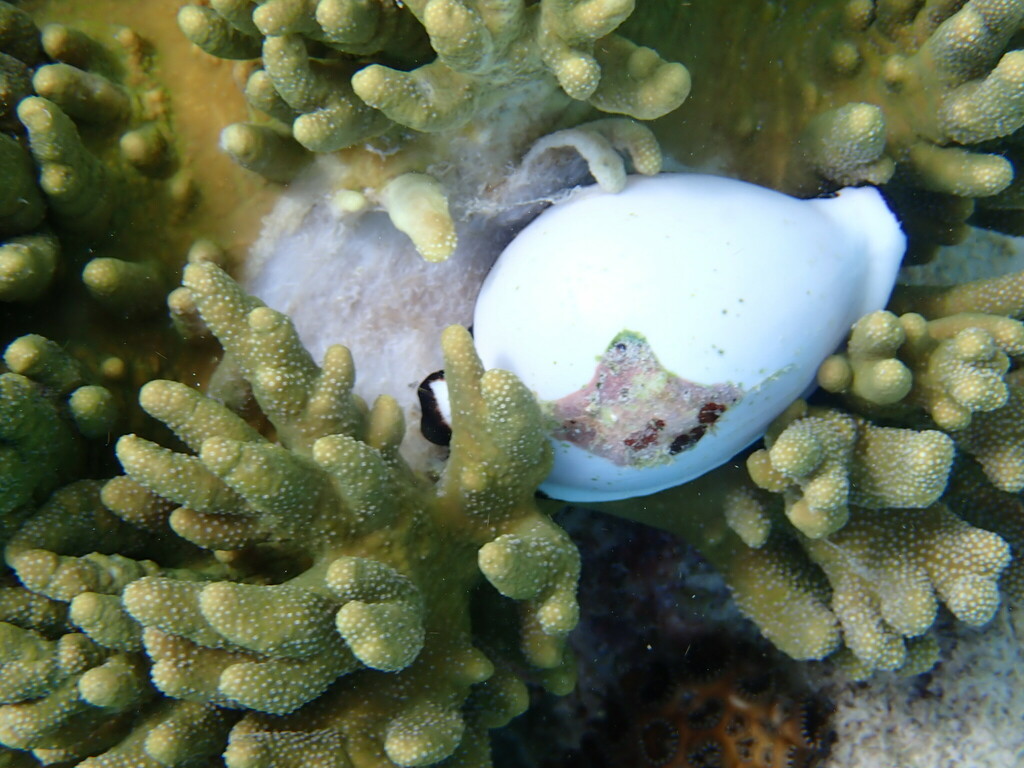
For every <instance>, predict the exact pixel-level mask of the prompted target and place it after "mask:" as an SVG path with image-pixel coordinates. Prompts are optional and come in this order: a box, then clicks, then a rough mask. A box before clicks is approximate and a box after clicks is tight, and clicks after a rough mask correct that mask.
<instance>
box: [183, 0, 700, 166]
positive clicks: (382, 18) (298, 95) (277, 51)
mask: <svg viewBox="0 0 1024 768" xmlns="http://www.w3.org/2000/svg"><path fill="white" fill-rule="evenodd" d="M632 9H633V3H632V2H622V0H603V1H602V2H587V3H580V2H575V1H567V0H543V2H540V3H536V4H527V3H524V2H523V1H522V0H501V2H498V3H479V2H469V1H464V0H444V1H443V2H439V1H438V0H433V1H432V2H425V1H424V0H417V1H416V2H410V3H405V4H404V5H403V6H402V7H401V8H400V9H399V8H396V6H395V5H393V4H392V3H389V2H354V1H353V0H320V1H319V2H306V1H305V0H303V2H290V1H286V0H272V1H271V2H266V3H261V4H258V5H257V4H254V3H233V2H232V3H214V4H213V6H212V8H205V7H202V6H185V7H184V8H183V9H182V10H181V11H180V13H179V15H178V23H179V26H181V28H182V30H183V31H184V32H185V34H186V35H187V36H188V37H189V39H191V40H192V41H193V42H194V43H196V44H197V45H198V46H200V47H201V48H203V49H204V50H205V51H207V52H208V53H211V54H212V55H214V56H220V57H223V58H256V57H257V56H260V55H262V62H263V69H262V70H260V71H258V72H257V73H255V74H254V75H253V76H252V77H251V78H250V81H249V86H248V88H247V94H248V95H249V97H250V100H251V102H252V104H253V106H254V107H255V108H257V109H259V110H260V111H263V112H266V113H267V114H270V115H272V116H274V117H275V118H278V119H280V120H284V121H285V122H288V123H289V124H291V127H292V133H293V135H294V137H295V139H296V140H297V141H298V142H299V143H300V144H302V145H303V146H305V147H306V148H308V149H310V150H312V151H315V152H329V151H332V150H335V149H340V148H341V147H346V146H350V145H352V144H355V143H357V142H359V141H361V140H364V139H366V138H368V137H371V136H374V135H376V134H379V133H381V132H383V131H384V130H386V129H387V128H389V127H390V126H392V125H399V126H405V127H407V128H412V129H414V130H417V131H429V132H435V131H442V130H449V129H452V128H455V127H457V126H458V125H460V124H462V123H464V122H466V121H467V120H469V119H470V118H471V117H473V116H474V115H475V114H478V113H481V112H486V111H488V110H490V109H492V108H493V107H494V106H495V105H496V104H497V103H499V102H500V101H503V100H507V98H508V93H507V92H508V91H509V90H510V89H516V88H522V87H524V86H526V85H527V84H528V83H530V81H534V83H536V82H537V81H540V80H543V79H545V78H547V79H553V80H554V81H555V82H557V84H558V85H559V86H560V87H561V88H562V90H563V91H564V92H565V93H566V94H567V95H568V96H570V97H571V98H573V99H577V100H580V101H589V102H590V103H591V104H593V105H594V106H596V107H597V108H598V109H600V110H602V111H605V112H613V113H618V114H627V115H631V116H634V117H638V118H641V119H649V118H651V117H657V116H659V115H662V114H664V113H665V112H667V111H670V110H672V109H674V108H675V107H677V106H678V105H679V103H680V102H681V101H682V100H683V99H684V98H685V97H686V95H687V93H688V91H689V76H688V74H687V72H686V70H685V69H684V68H683V67H682V65H680V64H670V63H667V62H665V61H663V60H662V59H661V58H660V57H659V56H658V55H657V54H656V53H655V52H654V51H652V50H650V49H647V48H643V47H640V46H637V45H635V44H633V43H631V42H629V41H628V40H626V39H624V38H621V37H619V36H617V35H615V34H614V30H615V28H616V27H617V26H619V24H621V23H622V21H623V20H624V19H625V18H626V17H627V16H628V15H629V14H630V12H631V11H632ZM424 33H425V34H424ZM425 36H426V37H429V40H430V46H431V47H432V48H433V52H434V54H436V58H434V60H433V61H431V62H430V63H427V64H422V65H420V66H417V67H415V68H413V69H411V70H408V71H406V70H402V69H396V68H394V67H391V66H385V65H384V64H376V63H371V64H369V65H368V66H367V65H364V64H363V63H362V62H360V61H359V59H358V58H356V56H365V55H366V54H374V53H378V52H381V53H385V54H387V53H392V55H393V54H394V53H396V52H399V51H402V49H403V43H404V42H405V41H409V40H417V38H418V40H417V42H419V43H420V46H419V48H420V50H419V51H418V54H419V55H418V56H417V55H416V53H414V55H413V60H415V59H416V58H417V57H418V58H426V57H425V56H424V55H423V54H425V53H426V50H423V45H422V43H423V38H424V37H425ZM314 42H315V43H320V44H322V46H321V48H320V50H321V53H320V54H319V56H318V57H317V58H311V56H310V54H309V48H310V44H311V43H314ZM405 46H406V50H405V51H403V52H404V53H405V54H406V55H407V56H408V55H409V49H408V47H407V46H408V43H405ZM412 51H414V52H416V46H415V45H414V46H412ZM534 87H535V86H534Z"/></svg>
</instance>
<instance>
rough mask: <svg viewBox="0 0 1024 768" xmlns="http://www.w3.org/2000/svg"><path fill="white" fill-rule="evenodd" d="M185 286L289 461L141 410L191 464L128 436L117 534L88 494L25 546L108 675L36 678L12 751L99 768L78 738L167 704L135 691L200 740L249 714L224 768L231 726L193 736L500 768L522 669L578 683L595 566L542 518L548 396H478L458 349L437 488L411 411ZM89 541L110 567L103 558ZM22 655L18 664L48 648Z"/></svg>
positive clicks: (190, 409)
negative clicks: (159, 549) (74, 757)
mask: <svg viewBox="0 0 1024 768" xmlns="http://www.w3.org/2000/svg"><path fill="white" fill-rule="evenodd" d="M185 287H186V289H187V291H188V293H189V294H190V296H191V299H192V301H193V302H194V304H195V306H196V307H197V308H198V311H199V312H200V313H201V315H202V318H203V321H204V323H205V324H206V326H207V327H208V328H210V329H211V331H212V332H213V333H215V334H216V335H217V337H218V338H219V339H221V341H222V343H223V346H224V348H225V352H226V353H227V354H228V355H230V356H231V358H232V359H233V360H234V361H235V363H236V364H237V366H238V368H239V370H240V371H241V373H242V375H243V376H244V377H245V379H246V380H247V381H248V382H249V383H250V385H251V387H252V392H253V396H254V398H255V399H256V401H257V403H259V405H260V407H261V409H262V411H263V413H264V415H265V416H266V417H267V418H268V419H269V420H270V422H271V423H272V424H273V425H274V429H275V433H276V436H277V439H278V441H279V442H276V443H275V442H271V441H269V440H267V439H266V438H265V437H263V436H262V435H261V434H260V433H259V432H257V431H256V430H255V429H253V428H252V427H250V426H249V425H248V424H246V422H245V421H243V420H242V419H241V418H240V417H239V416H237V415H235V414H233V413H232V412H230V411H229V410H228V409H226V408H225V407H224V406H222V405H220V404H218V403H216V402H215V401H213V400H211V399H208V398H206V397H204V396H203V395H201V394H199V393H198V392H196V391H195V390H192V389H190V388H188V387H186V386H184V385H180V384H176V383H173V382H169V381H154V382H151V383H150V384H148V385H147V386H146V387H144V388H143V390H142V393H141V397H140V402H141V404H142V406H143V408H144V409H145V410H146V411H147V412H148V413H149V414H151V415H152V416H154V417H156V418H158V419H159V420H161V421H163V422H164V423H165V424H166V425H167V426H169V427H170V428H171V429H172V430H173V431H174V432H175V433H176V435H177V436H178V438H179V439H180V440H181V441H182V442H183V443H184V444H185V446H187V447H188V448H190V449H191V450H192V451H194V452H195V454H187V453H179V452H176V451H172V450H168V449H166V448H162V447H160V446H158V445H156V444H155V443H151V442H148V441H146V440H143V439H142V438H139V437H135V436H128V437H124V438H122V439H121V440H120V441H119V443H118V448H117V451H118V456H119V458H120V459H121V461H122V463H123V465H124V467H125V470H126V472H127V476H126V477H121V478H115V479H114V480H112V481H110V482H108V483H107V485H106V486H105V488H104V489H103V494H102V500H103V504H104V505H105V506H106V507H108V508H109V509H112V510H114V511H115V512H116V514H117V516H114V515H112V514H110V512H108V511H107V510H106V509H104V508H103V507H102V506H100V505H99V504H98V503H97V499H96V493H97V488H96V486H95V485H94V484H87V485H80V486H70V487H69V488H67V489H65V490H63V491H61V492H60V493H58V494H57V495H55V496H54V498H53V499H52V500H51V502H50V503H49V504H47V505H45V506H44V507H43V508H41V509H40V510H39V512H37V513H36V514H35V515H33V516H32V517H31V518H30V519H29V520H28V521H27V522H26V524H25V525H24V526H23V527H22V528H21V530H20V531H19V532H18V534H17V535H16V536H15V537H14V538H13V539H12V540H11V542H10V543H9V545H8V547H7V552H6V558H7V562H8V564H9V565H10V566H11V567H12V568H13V569H14V571H15V572H16V573H17V575H18V577H19V579H20V580H21V582H22V583H23V584H24V585H25V587H26V588H27V589H28V590H30V591H31V592H32V593H33V594H36V595H39V596H45V597H46V598H49V599H50V600H54V601H58V602H64V603H69V604H70V612H69V617H70V620H71V621H72V622H74V624H75V625H77V627H78V628H79V629H80V630H82V631H84V632H85V633H86V634H79V635H65V637H81V638H83V641H82V642H86V641H85V638H86V637H88V638H90V639H89V640H88V641H87V642H86V645H87V646H88V647H90V648H95V649H96V651H95V654H94V655H96V656H97V658H96V659H95V660H94V663H91V664H87V665H83V666H84V667H89V669H88V671H84V672H83V673H82V675H81V676H77V677H76V676H74V675H72V676H66V675H65V676H62V674H61V673H60V669H59V668H57V667H54V666H53V665H49V666H44V667H43V668H40V670H38V671H36V670H34V669H29V670H26V671H25V672H23V673H22V672H19V673H18V674H19V675H20V677H21V678H24V679H25V680H26V682H25V684H24V685H28V686H35V687H34V688H32V689H31V690H29V689H25V690H23V691H21V692H20V694H19V697H17V698H16V699H15V700H16V701H18V702H19V703H16V704H11V705H10V706H6V707H0V743H4V744H7V745H9V746H13V747H17V748H20V749H33V750H35V751H36V752H37V754H38V753H39V750H44V749H52V748H57V747H59V748H62V749H67V750H70V751H71V752H70V753H69V754H71V753H74V754H78V755H84V754H88V753H89V752H83V751H78V752H76V751H75V750H80V749H81V748H82V747H81V745H82V744H85V743H86V742H87V739H86V736H85V733H84V732H83V730H84V727H83V728H79V727H78V724H80V723H81V724H85V725H90V724H93V723H95V721H96V718H97V717H100V716H106V714H107V713H109V712H112V711H114V712H120V711H123V710H125V709H126V708H127V707H128V705H129V704H132V705H136V706H137V705H138V702H139V701H140V700H143V701H148V700H149V699H151V698H152V696H153V692H152V691H150V690H148V688H138V686H137V685H136V683H134V682H132V681H135V680H137V678H138V676H137V674H136V673H135V672H134V671H133V670H138V669H140V668H141V669H146V668H149V669H150V677H151V680H152V683H153V685H155V686H156V688H157V689H158V690H159V691H160V692H161V693H163V694H164V695H165V696H168V697H170V698H171V699H174V700H178V701H179V702H183V703H182V704H180V706H182V707H187V706H192V707H200V708H201V710H202V711H201V712H200V713H199V715H202V716H204V717H205V716H206V714H204V713H207V714H208V713H211V712H216V711H218V710H217V709H211V707H214V708H226V709H227V710H242V711H243V712H245V711H248V712H249V714H246V715H245V716H244V717H242V719H241V720H239V721H238V722H237V724H236V725H234V727H233V728H232V729H231V731H230V734H229V735H228V736H227V743H226V746H225V744H224V742H223V738H224V734H225V733H226V732H227V727H228V725H230V723H231V722H233V721H234V720H235V719H236V716H232V715H220V716H218V717H219V719H216V722H215V723H213V724H212V725H210V727H209V729H208V730H207V731H204V730H203V728H205V726H203V728H200V727H199V726H196V727H197V730H198V733H199V734H200V735H201V734H202V733H204V732H206V733H207V735H208V738H207V742H208V744H218V743H219V744H220V746H219V747H216V749H225V750H226V751H225V756H226V759H227V760H228V763H229V764H230V765H233V766H247V765H256V764H264V763H265V761H267V760H274V761H276V762H275V764H292V763H295V764H298V762H299V761H301V760H303V759H306V758H307V757H308V750H309V749H310V748H312V749H314V750H315V749H317V748H318V747H317V745H327V744H329V745H330V746H331V747H332V748H333V749H336V750H338V756H337V758H336V759H337V760H342V761H344V764H351V765H353V766H361V765H373V766H386V765H391V764H394V765H406V766H412V765H429V764H433V763H437V762H440V761H442V760H445V759H452V760H455V761H457V762H458V764H462V765H486V764H488V763H489V759H488V748H487V741H486V729H487V728H491V727H495V726H498V725H501V724H503V723H504V722H506V721H507V720H508V719H509V718H511V717H514V716H515V715H516V714H518V713H519V712H521V711H522V710H523V709H524V708H525V706H526V689H525V686H524V684H523V681H522V680H521V679H520V677H519V675H520V674H521V668H525V666H526V665H532V666H534V667H536V668H538V669H539V670H540V672H539V673H538V675H537V679H538V680H540V681H542V682H543V683H544V684H545V685H547V686H548V687H549V688H552V689H554V690H556V691H565V690H567V688H568V687H569V686H571V685H572V683H573V671H572V670H573V668H572V664H571V658H570V657H569V656H568V655H567V653H566V650H565V647H564V638H565V635H566V634H567V633H568V632H569V631H570V630H571V629H572V628H573V626H574V625H575V623H576V618H577V609H576V603H575V585H576V580H577V577H578V571H579V562H578V556H577V554H576V551H575V548H574V547H573V546H572V544H571V542H570V541H569V539H568V538H567V536H566V535H565V534H564V533H563V532H562V531H561V530H560V529H558V528H557V527H556V526H555V525H554V524H553V523H551V521H550V520H549V519H548V518H547V517H545V516H543V515H541V514H540V513H539V512H538V510H537V508H536V506H535V504H534V500H533V493H534V490H535V488H536V486H537V485H538V484H539V483H540V481H541V480H542V479H543V477H544V476H545V475H546V473H547V471H548V469H549V467H550V461H551V456H550V451H551V449H550V446H549V444H548V441H547V439H546V438H545V436H544V432H543V429H542V423H541V416H540V412H539V409H538V408H537V406H536V404H535V402H534V400H533V397H532V395H531V394H530V393H529V392H528V391H527V390H526V389H525V388H524V387H523V385H522V384H521V383H520V382H519V381H518V380H517V379H515V378H514V377H513V376H512V375H511V374H508V373H505V372H502V371H484V370H483V368H482V366H481V364H480V362H479V359H478V358H477V357H476V354H475V352H474V350H473V346H472V341H471V339H470V337H469V334H468V333H467V332H466V331H465V330H464V329H461V328H455V327H453V328H450V329H449V330H448V331H447V332H446V333H445V334H444V338H443V340H442V346H443V349H444V352H445V358H446V371H447V380H448V382H449V387H450V392H451V399H452V404H453V415H452V420H453V440H452V446H451V456H450V459H449V461H448V464H447V466H446V467H445V470H444V472H443V473H442V475H441V477H440V478H439V479H438V480H437V482H436V483H432V482H430V481H429V480H427V479H425V478H422V477H419V476H418V475H416V474H415V473H414V472H413V471H412V470H410V468H409V467H408V466H406V464H405V463H404V461H403V460H402V458H401V457H400V455H399V454H398V444H399V442H400V441H401V438H402V435H403V434H404V427H403V419H402V415H401V412H400V411H399V410H398V408H397V406H396V404H395V402H394V401H393V400H391V399H390V398H387V397H382V398H379V399H378V400H377V402H376V403H375V404H374V405H373V407H372V408H369V409H367V408H366V406H365V405H364V404H363V403H362V402H361V401H360V400H359V399H358V398H356V397H355V396H353V395H352V394H351V386H352V383H353V376H354V370H353V367H352V361H351V358H350V357H349V355H348V353H347V351H346V350H345V349H344V348H342V347H334V348H332V349H331V350H330V351H329V352H328V353H327V355H326V359H325V361H324V365H323V367H320V366H317V365H315V364H314V363H313V361H312V360H311V359H310V357H309V355H308V354H307V353H306V352H305V350H304V349H303V348H302V346H301V344H300V343H299V341H298V338H297V336H296V335H295V331H294V329H293V328H292V326H291V323H290V321H288V320H287V318H285V317H284V316H282V315H280V314H278V313H276V312H274V311H272V310H270V309H268V308H266V307H264V306H262V305H261V304H260V303H259V302H258V301H257V300H255V299H253V298H251V297H249V296H247V295H245V294H244V293H243V292H242V291H241V290H240V289H239V288H238V287H237V286H236V285H235V284H234V283H233V282H232V281H231V280H230V279H229V278H228V277H227V276H226V275H225V274H224V273H223V272H221V271H220V270H219V269H218V268H217V267H215V266H213V265H212V264H210V263H208V262H198V263H195V264H192V265H190V266H189V267H188V268H187V269H186V272H185ZM97 528H99V529H102V530H104V532H105V533H104V534H103V537H102V538H103V540H104V543H105V546H106V547H108V549H106V550H105V551H106V552H107V553H106V554H104V553H102V552H89V551H88V549H87V547H88V546H89V544H88V543H87V542H88V541H89V540H90V537H91V533H90V532H91V531H95V530H96V529H97ZM172 530H173V531H174V533H176V534H177V536H178V537H180V538H178V539H177V541H178V542H179V544H178V545H177V551H178V554H177V555H174V556H172V557H171V559H172V560H175V561H176V562H177V563H181V564H182V565H184V566H185V567H177V565H175V564H174V563H171V562H167V563H166V564H158V563H156V562H154V561H152V560H149V559H135V558H133V557H132V556H131V555H130V553H132V552H136V551H140V552H141V551H142V550H141V549H140V547H144V545H145V542H146V540H147V535H152V534H145V533H143V531H152V532H155V533H157V534H158V535H161V536H163V537H166V536H168V535H169V534H170V532H171V531H172ZM183 540H185V541H183ZM186 541H187V542H191V544H186V543H185V542H186ZM192 545H195V546H192ZM210 550H216V551H217V557H216V559H215V558H213V557H212V556H211V555H210V554H209V552H210ZM173 551H174V548H172V549H171V550H168V552H173ZM204 553H205V554H204ZM125 555H128V556H125ZM218 561H219V562H218ZM506 598H509V599H510V600H514V601H518V602H519V604H520V607H519V617H518V620H516V619H513V617H512V615H511V614H510V613H509V612H508V610H507V608H506ZM509 605H511V603H509ZM480 610H486V611H488V612H490V613H492V614H493V616H492V617H491V621H489V622H488V626H486V627H477V626H475V624H474V620H473V616H475V615H476V614H477V612H478V611H480ZM517 623H518V624H519V627H518V629H517V627H516V624H517ZM0 626H2V625H0ZM12 631H13V630H12ZM19 631H21V632H23V633H24V632H29V633H31V629H28V630H19ZM510 637H511V638H515V639H514V640H513V641H512V642H511V643H509V638H510ZM18 638H23V639H19V640H18V642H17V643H16V644H15V647H16V648H22V647H23V646H25V644H26V643H38V642H39V641H38V640H36V639H34V638H35V636H34V635H31V634H22V635H18ZM499 638H500V639H499ZM516 646H518V649H517V648H516ZM25 648H26V650H24V651H17V652H13V653H15V655H14V656H12V661H11V664H16V663H18V659H19V658H22V657H23V656H24V655H25V654H27V653H28V650H27V646H25ZM18 653H20V654H22V656H18V655H17V654H18ZM37 655H40V654H37ZM97 664H98V665H99V666H96V665H97ZM118 665H120V666H118ZM140 665H141V667H140ZM100 668H102V669H103V670H105V671H104V672H103V673H102V674H103V675H104V676H106V677H102V678H101V677H100V673H99V672H97V671H96V670H97V669H100ZM11 669H12V670H14V669H15V667H11ZM18 669H20V667H18ZM122 670H123V671H122ZM375 670H376V672H375ZM12 674H13V672H12ZM86 677H88V678H89V680H88V685H87V683H86V682H83V680H85V679H86ZM107 677H110V678H111V681H110V682H109V683H106V682H103V683H101V682H100V680H106V679H107ZM94 678H96V679H95V680H94ZM13 679H16V678H12V680H13ZM17 679H20V678H17ZM99 690H103V691H104V693H102V694H100V693H95V692H94V691H99ZM174 706H175V707H179V705H178V704H176V705H174ZM146 711H147V712H154V713H156V712H162V711H164V710H163V709H161V707H160V706H155V705H154V706H150V705H147V710H146ZM174 711H175V712H178V711H179V710H178V709H175V710H174ZM292 713H294V714H292ZM165 714H166V713H165ZM167 716H168V717H170V716H171V715H167ZM197 716H198V715H197ZM152 717H153V718H157V715H156V714H153V715H152ZM157 719H158V718H157ZM144 721H145V719H144ZM160 722H166V721H160ZM5 723H6V724H7V725H5ZM118 725H119V727H120V728H121V731H119V733H121V735H123V733H124V724H123V723H119V724H118ZM157 727H158V726H157V725H152V726H151V725H150V724H148V723H147V722H143V723H142V724H141V725H140V724H136V725H135V726H134V729H133V730H132V731H131V733H132V734H133V735H131V736H129V737H127V738H124V739H123V740H120V741H119V743H118V745H117V746H113V747H112V748H110V749H109V750H108V751H106V752H104V753H103V754H101V755H99V756H98V757H95V758H91V759H90V760H88V761H86V763H87V764H88V765H93V763H94V762H95V765H96V766H106V765H114V764H119V763H117V761H118V760H120V759H123V757H122V756H123V755H136V756H137V759H146V758H147V757H148V758H152V759H158V758H159V757H160V755H161V754H162V752H161V749H163V747H158V746H157V742H155V741H154V739H155V736H154V733H156V730H157ZM159 727H163V726H159ZM55 729H57V730H59V731H60V733H61V734H62V735H61V738H60V739H59V740H58V741H59V742H60V743H59V744H58V743H57V742H55V741H54V739H53V738H52V734H53V733H55V732H56V731H55ZM115 730H116V729H115ZM218 734H219V735H218ZM300 734H303V735H302V736H301V737H300ZM257 736H258V738H257ZM111 743H112V744H113V743H115V742H111ZM89 749H90V750H92V749H94V748H93V747H89ZM167 749H170V747H167ZM178 749H181V747H178ZM96 751H99V750H96Z"/></svg>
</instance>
